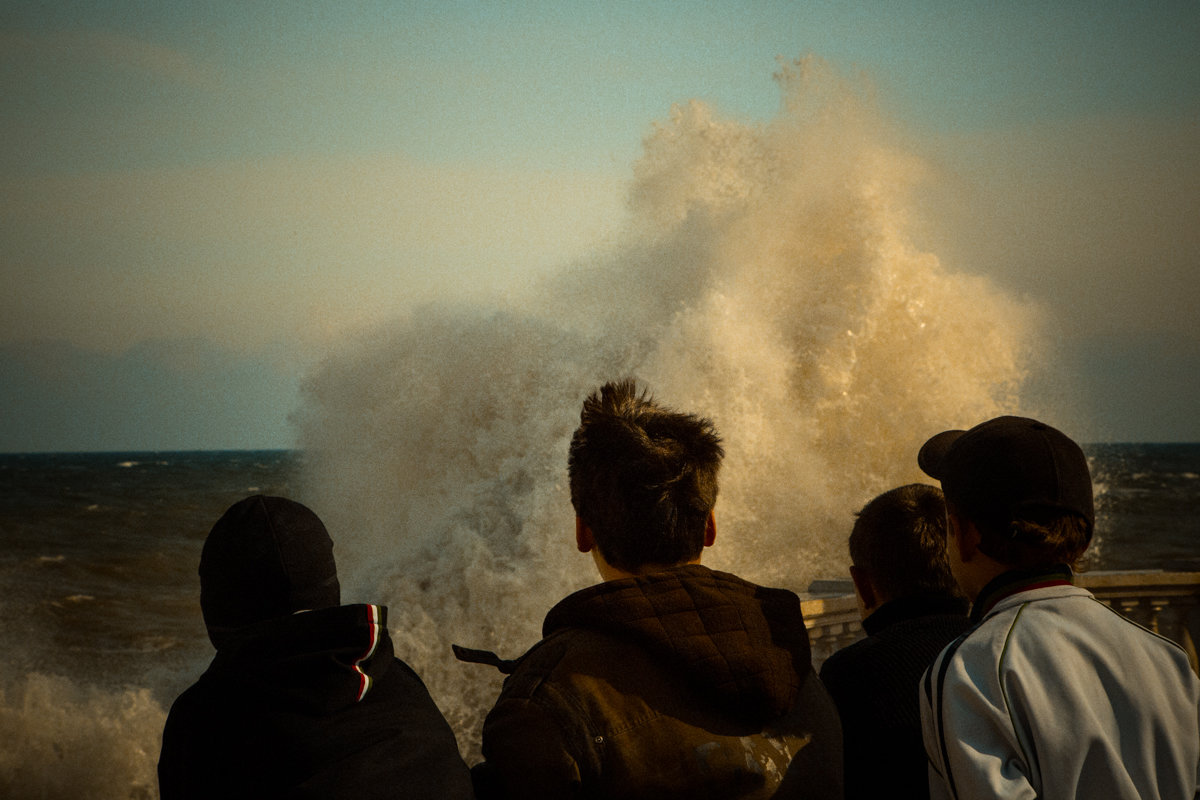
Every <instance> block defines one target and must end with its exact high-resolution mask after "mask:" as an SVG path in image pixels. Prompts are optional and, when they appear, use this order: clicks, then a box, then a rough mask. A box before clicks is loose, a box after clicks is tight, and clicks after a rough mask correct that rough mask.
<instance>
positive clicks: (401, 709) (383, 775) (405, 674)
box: [158, 495, 472, 800]
mask: <svg viewBox="0 0 1200 800" xmlns="http://www.w3.org/2000/svg"><path fill="white" fill-rule="evenodd" d="M340 603H341V588H340V584H339V583H338V577H337V568H336V566H335V563H334V558H333V542H332V541H331V540H330V538H329V534H328V532H327V531H326V530H325V526H324V524H322V522H321V520H320V519H319V518H318V517H317V515H316V514H314V513H313V512H312V511H311V510H309V509H308V508H306V507H305V506H303V505H301V504H300V503H296V502H293V501H291V500H287V499H285V498H282V497H267V496H262V495H254V496H251V497H248V498H246V499H244V500H241V501H239V502H238V503H235V504H234V505H233V506H231V507H230V508H229V509H228V510H227V511H226V512H225V514H224V515H223V516H222V517H221V518H220V520H218V521H217V523H216V524H215V525H214V526H213V528H212V531H211V532H210V533H209V535H208V538H207V539H206V540H205V542H204V549H203V551H202V553H201V556H200V607H201V610H202V611H203V614H204V622H205V625H206V626H207V628H208V635H209V638H210V640H211V641H212V643H213V645H214V646H215V647H216V649H217V654H216V656H215V657H214V658H213V660H212V663H211V664H210V665H209V667H208V669H207V670H206V671H205V673H204V674H203V675H202V676H201V677H200V679H199V680H198V681H197V682H196V683H195V684H193V685H192V686H191V687H190V688H189V689H187V690H186V691H185V692H183V694H181V695H180V696H179V698H178V699H176V701H175V703H174V704H173V705H172V706H171V711H170V713H169V715H168V716H167V722H166V726H165V728H164V730H163V739H162V751H161V753H160V756H159V761H158V778H159V790H160V794H161V796H162V798H163V800H176V799H177V798H217V797H220V798H241V797H246V798H250V797H253V798H284V797H286V798H383V797H411V798H439V799H440V798H470V797H471V796H472V795H471V783H470V773H469V772H468V770H467V766H466V763H465V762H464V761H463V760H462V758H461V756H460V755H459V752H458V746H457V744H456V742H455V739H454V734H453V732H452V731H451V730H450V727H449V725H447V724H446V720H445V719H444V718H443V717H442V714H441V712H440V711H438V708H437V706H436V705H435V704H434V702H433V700H432V698H431V697H430V696H429V692H428V691H426V689H425V685H424V684H423V683H422V682H421V679H420V678H419V677H418V676H417V674H416V673H415V672H413V671H412V669H410V668H409V667H408V665H406V664H405V663H404V662H402V661H400V660H399V659H397V658H395V657H394V655H393V651H392V643H391V639H390V638H389V636H388V630H387V608H386V607H384V606H377V605H348V606H343V605H340Z"/></svg>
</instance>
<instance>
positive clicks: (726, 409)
mask: <svg viewBox="0 0 1200 800" xmlns="http://www.w3.org/2000/svg"><path fill="white" fill-rule="evenodd" d="M779 80H780V83H781V90H782V92H783V94H784V98H785V101H786V102H785V104H784V109H783V111H782V112H781V113H780V115H779V116H778V117H777V118H775V119H773V120H771V121H769V122H768V123H766V124H764V125H761V126H746V125H743V124H741V123H739V122H733V121H728V120H724V119H722V118H720V117H719V116H718V115H716V114H715V113H713V112H712V111H711V110H710V109H709V108H707V107H706V106H704V105H702V104H691V105H689V106H685V107H680V108H678V109H677V110H676V111H675V112H674V113H673V114H672V117H671V119H670V120H669V121H667V122H665V123H663V124H662V125H660V126H658V127H657V128H656V130H655V131H654V132H653V133H652V134H651V136H650V137H649V138H648V140H647V142H646V147H645V150H646V153H645V156H644V158H643V159H642V161H641V162H640V163H639V164H638V165H637V167H636V169H635V174H636V178H637V180H636V183H635V185H634V187H633V189H632V192H631V210H632V214H631V218H632V222H631V226H630V230H628V231H627V232H626V233H625V234H624V235H623V236H622V237H620V238H619V239H618V240H617V242H616V243H615V244H614V245H613V246H612V247H611V248H610V249H609V250H607V251H606V252H604V253H601V254H598V255H596V256H595V257H594V258H591V259H587V260H586V261H583V262H581V263H577V264H575V265H574V266H573V267H571V268H569V269H564V270H563V271H562V272H561V273H559V274H557V275H555V276H554V277H553V278H550V279H548V280H547V281H546V283H545V285H544V286H543V287H542V289H541V290H540V291H539V292H538V293H537V294H536V295H535V296H534V297H533V298H532V299H530V300H529V301H528V302H527V303H526V304H524V305H522V306H521V307H516V306H506V307H500V306H492V307H468V306H458V307H450V306H429V307H427V308H424V309H421V310H419V311H417V312H416V313H414V314H412V315H411V316H410V317H408V318H406V319H404V320H402V321H398V322H396V323H394V324H384V325H381V326H378V327H377V328H375V330H374V331H373V332H372V333H371V334H370V335H369V336H365V337H362V338H361V339H359V340H356V341H355V342H353V343H350V344H348V345H347V346H346V347H345V348H344V349H343V351H342V352H340V353H339V354H337V355H336V356H335V357H333V358H331V359H329V360H328V361H327V362H326V364H325V365H324V366H323V367H322V368H321V369H320V370H318V371H317V372H316V373H315V374H313V375H312V376H311V378H310V379H309V381H308V383H307V387H306V401H305V403H304V405H303V406H302V408H301V410H300V411H299V412H298V414H297V415H296V418H295V422H296V424H297V426H298V430H299V435H300V439H299V441H300V445H301V447H303V448H304V450H305V451H306V464H307V467H306V470H307V473H306V475H305V480H304V497H305V498H306V502H310V503H311V504H312V505H313V507H314V508H315V509H317V510H318V512H319V513H320V514H321V515H322V517H323V518H325V519H326V521H327V523H328V524H329V527H330V530H331V532H333V535H334V537H335V540H337V541H338V554H339V559H341V563H342V565H343V570H342V571H343V574H344V576H345V579H344V585H346V586H347V587H348V588H349V589H350V590H351V591H352V592H358V593H359V594H360V595H361V596H360V597H357V598H355V599H361V600H365V599H369V598H370V599H375V600H377V601H383V602H387V603H388V604H389V605H391V606H392V617H391V620H392V629H393V635H394V636H395V638H396V639H397V642H398V652H399V653H400V654H401V655H402V657H404V658H406V659H408V660H410V661H411V662H412V663H413V665H414V666H415V667H416V668H417V670H418V671H419V672H421V674H422V675H423V676H424V677H425V678H426V680H427V682H428V683H429V685H430V688H431V691H432V692H433V693H434V695H435V697H436V698H437V699H438V700H439V702H441V703H442V705H443V708H445V709H446V710H447V714H448V716H449V718H450V719H451V722H452V724H454V725H455V727H456V728H457V729H458V731H459V735H460V738H461V739H463V740H464V741H465V742H466V743H467V744H468V745H469V746H474V744H475V737H477V735H478V729H479V725H480V723H481V721H482V714H483V712H484V711H486V709H487V707H488V706H489V705H490V703H491V701H492V699H493V698H494V693H495V690H496V683H495V681H494V680H493V679H492V676H484V675H483V674H482V673H483V672H484V671H485V670H484V668H480V667H473V666H466V665H459V664H455V663H453V661H452V659H451V657H450V648H449V645H450V643H451V642H456V643H460V644H464V645H467V646H480V647H494V648H498V649H499V650H501V651H502V654H503V655H505V656H515V655H517V654H519V653H520V652H521V651H522V650H523V649H524V648H525V647H527V646H529V645H530V644H532V643H533V642H534V641H536V640H537V638H538V636H539V630H540V623H541V619H542V617H543V616H544V614H545V612H546V611H547V610H548V609H549V607H550V606H551V605H552V604H553V603H554V602H556V601H557V600H558V599H559V598H560V597H561V596H563V595H564V594H566V593H567V592H569V591H570V590H572V589H575V588H579V587H580V586H583V585H586V584H588V583H591V582H593V581H594V576H593V575H592V574H591V565H590V561H589V560H587V559H586V558H584V557H581V556H579V555H578V554H577V553H576V552H574V545H573V539H572V538H571V531H572V530H573V526H572V519H571V517H572V512H571V510H570V506H569V502H568V497H567V492H566V488H565V482H566V476H565V468H566V447H567V443H568V441H569V438H570V435H571V432H572V430H573V429H574V426H575V424H576V423H577V419H578V410H579V405H580V403H581V401H582V399H583V397H584V396H585V395H586V394H587V393H588V392H589V391H591V390H592V389H593V388H595V387H596V386H597V385H599V384H600V383H602V382H603V381H605V380H609V379H613V378H618V377H623V376H625V375H634V376H637V377H638V378H640V379H642V380H643V381H644V382H646V384H647V385H648V386H649V387H650V388H651V389H652V390H653V391H654V393H655V394H656V396H657V397H658V398H659V399H660V400H661V401H662V402H664V403H666V404H668V405H671V406H674V407H678V408H682V409H686V410H689V411H696V412H700V413H703V414H706V415H709V416H711V417H712V418H713V419H714V420H715V422H716V424H717V427H718V430H719V431H720V432H721V433H722V435H723V436H724V438H725V441H726V445H727V452H728V457H727V460H726V465H725V468H724V473H723V478H722V490H721V498H720V500H719V502H718V507H717V518H718V531H719V533H718V541H717V546H716V547H715V548H713V550H712V551H710V554H709V555H708V556H707V562H706V563H709V564H710V565H711V566H714V567H716V568H719V569H727V570H731V571H735V572H738V573H740V574H742V575H744V576H746V577H748V578H750V579H751V580H756V581H760V582H763V583H769V584H777V585H780V584H781V585H787V586H792V587H795V588H803V587H805V586H807V583H808V581H809V580H811V579H812V578H816V577H823V576H829V575H838V574H841V573H842V572H844V562H845V554H844V549H845V536H846V534H847V531H848V528H849V526H850V523H851V521H852V515H853V512H854V511H855V510H857V509H858V508H859V507H861V506H862V504H863V503H864V502H865V501H866V500H868V499H870V497H872V496H874V495H875V494H876V493H878V492H880V491H882V490H884V489H886V488H890V487H891V486H893V485H896V484H899V483H903V482H908V481H911V480H915V479H918V478H919V473H918V472H917V470H916V467H915V464H914V453H915V451H916V448H917V447H918V446H919V444H920V442H921V441H923V439H924V437H926V436H927V435H929V434H930V433H931V432H935V431H938V430H941V429H943V428H946V427H951V426H964V425H971V424H974V423H976V422H978V421H980V420H981V419H984V418H987V417H989V416H992V415H994V414H996V413H999V412H1002V411H1014V410H1018V409H1019V408H1020V387H1021V383H1022V380H1023V379H1024V378H1025V376H1026V373H1027V371H1028V369H1029V367H1030V365H1031V363H1032V359H1033V357H1034V354H1035V352H1036V346H1037V337H1038V330H1039V323H1038V311H1037V310H1036V309H1035V308H1033V307H1031V306H1030V305H1028V304H1024V303H1018V302H1016V301H1013V300H1012V299H1009V298H1008V297H1006V296H1004V295H1003V294H1002V293H1000V292H999V291H997V290H996V289H995V288H994V287H993V286H992V285H991V284H990V283H989V282H988V281H986V280H984V279H982V278H978V277H970V276H966V275H963V274H961V273H957V272H955V271H953V270H951V269H948V268H947V267H945V266H943V265H942V264H941V263H940V262H939V260H938V258H937V257H936V255H934V254H932V253H928V252H923V251H921V250H920V249H919V248H917V247H916V246H914V244H913V242H912V240H911V237H910V234H909V224H910V223H909V220H908V214H909V211H910V208H911V203H912V200H911V198H910V192H911V190H912V188H913V186H914V184H915V183H916V182H918V181H920V180H921V179H922V177H923V175H924V167H923V165H922V163H921V161H920V160H919V159H916V158H914V157H913V156H912V155H910V154H908V153H906V152H904V151H902V150H898V149H897V148H896V146H895V145H894V143H893V142H892V141H891V140H890V137H889V136H888V134H887V132H886V131H887V127H886V125H884V124H883V121H882V120H881V119H880V117H879V115H878V114H877V113H876V112H875V110H874V107H873V104H872V101H871V99H870V93H869V91H866V90H864V88H863V87H862V86H861V85H860V84H857V83H854V82H849V81H846V80H844V79H842V78H841V77H840V76H838V75H837V74H836V73H835V72H834V71H833V70H832V69H831V68H830V67H828V66H827V65H826V64H824V63H823V62H821V61H819V60H812V59H810V60H805V61H803V62H799V63H797V64H795V65H789V66H788V67H786V68H785V69H784V70H783V72H782V74H781V75H780V78H779Z"/></svg>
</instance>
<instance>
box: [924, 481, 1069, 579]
mask: <svg viewBox="0 0 1200 800" xmlns="http://www.w3.org/2000/svg"><path fill="white" fill-rule="evenodd" d="M946 503H947V505H948V506H949V508H950V511H951V513H953V514H955V515H956V516H958V517H960V518H966V519H969V520H970V521H971V522H973V523H974V524H975V528H976V530H978V531H979V549H980V550H982V551H983V552H984V554H985V555H987V556H989V557H990V558H993V559H995V560H996V561H999V562H1000V563H1001V564H1004V565H1006V566H1008V567H1012V568H1013V569H1039V568H1042V567H1053V566H1057V565H1059V564H1066V565H1067V566H1069V567H1071V568H1072V569H1075V568H1076V567H1077V566H1078V563H1079V560H1080V559H1081V558H1082V557H1083V554H1084V552H1085V551H1086V550H1087V548H1088V545H1089V544H1090V543H1091V541H1092V523H1091V521H1090V520H1088V519H1086V518H1085V517H1083V516H1081V515H1079V514H1074V513H1071V512H1064V511H1059V510H1056V509H1026V510H1025V511H1024V512H1022V514H1021V516H1020V517H1019V518H1017V519H1007V518H1003V517H994V516H989V515H986V514H976V513H971V512H968V511H964V510H963V509H961V508H959V507H958V506H957V505H956V504H955V503H954V501H953V500H951V499H950V498H947V500H946Z"/></svg>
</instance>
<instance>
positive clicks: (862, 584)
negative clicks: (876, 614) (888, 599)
mask: <svg viewBox="0 0 1200 800" xmlns="http://www.w3.org/2000/svg"><path fill="white" fill-rule="evenodd" d="M850 579H851V580H852V581H854V592H855V594H857V595H858V602H859V605H860V606H861V607H862V609H863V611H865V612H870V611H874V610H875V609H876V608H878V607H879V606H880V605H882V603H880V598H879V595H878V593H876V591H875V584H874V583H872V582H871V576H870V575H868V574H867V571H866V570H865V569H863V568H862V567H856V566H854V565H853V564H851V565H850Z"/></svg>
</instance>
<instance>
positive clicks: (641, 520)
mask: <svg viewBox="0 0 1200 800" xmlns="http://www.w3.org/2000/svg"><path fill="white" fill-rule="evenodd" d="M724 455H725V451H724V450H723V449H722V448H721V439H720V437H719V436H717V433H716V430H715V428H714V427H713V424H712V422H711V421H710V420H708V419H705V418H703V417H698V416H695V415H693V414H684V413H680V412H677V411H673V410H671V409H668V408H665V407H663V406H660V405H658V404H657V403H656V402H655V401H654V399H653V398H652V397H651V396H650V394H649V392H647V391H645V390H642V389H639V387H638V385H637V382H636V381H634V380H633V379H625V380H622V381H617V382H612V383H606V384H605V385H604V386H602V387H600V388H599V389H598V390H597V391H595V392H593V393H592V394H591V395H590V396H589V397H588V398H587V399H586V400H585V401H584V402H583V411H582V412H581V413H580V415H579V428H578V429H576V431H575V435H574V436H572V437H571V449H570V454H569V457H568V459H567V474H568V477H569V479H570V484H571V505H573V506H574V507H575V513H576V514H577V515H578V516H579V517H580V519H582V520H583V522H584V523H585V524H586V525H587V526H588V528H590V529H591V531H592V536H593V537H594V539H595V544H596V546H597V547H598V548H599V549H600V553H601V555H603V556H604V559H605V560H606V561H607V562H608V563H609V564H611V565H612V566H614V567H616V568H618V569H622V570H625V571H627V572H632V571H635V570H637V569H638V568H640V567H642V566H644V565H647V564H663V565H667V564H682V563H686V562H688V561H691V560H693V559H695V558H696V557H697V556H699V555H700V551H701V550H702V549H703V548H704V531H705V526H706V523H707V521H708V516H709V514H710V513H711V512H712V509H713V506H714V505H715V504H716V502H717V472H718V471H719V470H720V467H721V459H722V458H723V457H724Z"/></svg>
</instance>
